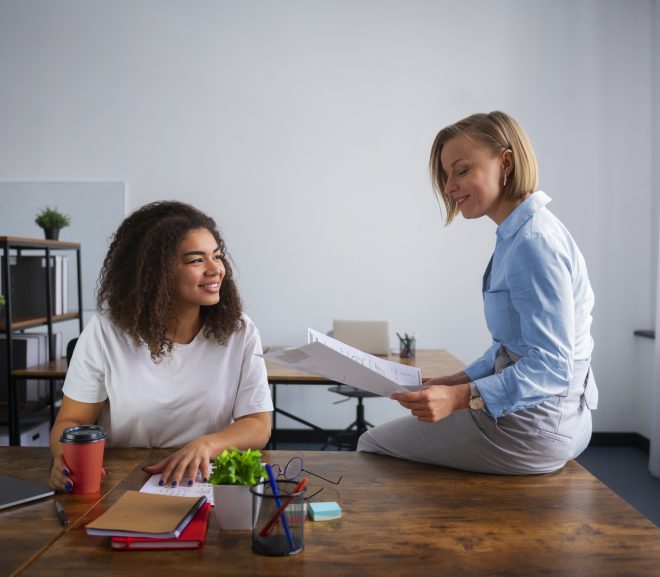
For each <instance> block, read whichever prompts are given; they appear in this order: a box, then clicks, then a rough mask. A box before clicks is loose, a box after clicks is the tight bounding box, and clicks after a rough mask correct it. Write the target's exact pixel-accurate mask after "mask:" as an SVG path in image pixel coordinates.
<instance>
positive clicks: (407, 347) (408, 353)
mask: <svg viewBox="0 0 660 577" xmlns="http://www.w3.org/2000/svg"><path fill="white" fill-rule="evenodd" d="M416 344H417V339H415V338H412V337H411V338H407V339H404V340H402V341H400V342H399V357H401V358H402V359H414V358H415V346H416Z"/></svg>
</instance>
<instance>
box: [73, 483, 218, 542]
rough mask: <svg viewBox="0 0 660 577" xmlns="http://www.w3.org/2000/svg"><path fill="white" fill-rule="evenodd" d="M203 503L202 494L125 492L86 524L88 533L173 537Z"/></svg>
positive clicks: (176, 535) (153, 537) (204, 498)
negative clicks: (196, 495) (199, 495)
mask: <svg viewBox="0 0 660 577" xmlns="http://www.w3.org/2000/svg"><path fill="white" fill-rule="evenodd" d="M204 503H206V497H204V496H201V497H175V496H171V495H154V494H151V493H140V492H139V491H126V493H124V494H123V495H122V496H121V497H120V498H119V500H118V501H117V502H116V503H115V504H114V505H112V507H110V508H109V509H108V510H107V511H106V512H105V513H103V514H102V515H101V516H99V517H97V518H96V519H94V521H92V522H91V523H88V524H87V526H86V530H87V534H88V535H102V536H110V537H115V536H117V537H148V538H151V539H174V538H176V537H178V536H179V535H180V534H181V532H182V531H183V530H184V529H185V528H186V526H187V525H188V523H189V522H190V520H191V519H192V518H193V517H194V516H195V515H196V514H197V512H198V511H199V510H200V509H201V508H202V507H203V506H204Z"/></svg>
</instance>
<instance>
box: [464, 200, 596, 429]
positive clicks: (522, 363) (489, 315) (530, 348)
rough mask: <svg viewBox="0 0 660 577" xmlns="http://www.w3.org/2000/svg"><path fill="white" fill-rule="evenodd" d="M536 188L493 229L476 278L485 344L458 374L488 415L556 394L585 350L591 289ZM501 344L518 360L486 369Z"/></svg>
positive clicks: (589, 345) (589, 343)
mask: <svg viewBox="0 0 660 577" xmlns="http://www.w3.org/2000/svg"><path fill="white" fill-rule="evenodd" d="M550 200H551V199H550V197H549V196H548V195H547V194H545V193H544V192H542V191H537V192H535V193H534V194H532V195H531V196H530V197H529V198H527V199H525V200H524V201H523V202H522V203H521V204H519V205H518V206H517V207H516V208H515V209H514V210H513V211H512V212H511V214H509V216H507V217H506V219H504V221H503V222H502V223H501V224H500V225H499V227H498V228H497V242H496V244H495V251H494V252H493V256H492V259H491V261H490V263H489V265H488V268H487V269H486V273H485V274H484V281H483V296H484V311H485V315H486V324H487V325H488V330H489V331H490V334H491V336H492V338H493V344H492V345H491V346H490V347H489V349H488V350H487V351H486V352H485V353H484V354H483V356H481V358H479V359H477V360H476V361H474V362H473V363H472V364H470V365H469V366H468V367H467V368H466V369H465V372H466V373H467V374H468V376H469V377H470V379H471V380H472V381H474V383H475V384H476V386H477V388H478V389H479V392H480V394H481V397H482V398H483V400H484V403H485V405H486V410H487V411H488V413H489V414H490V415H491V416H493V417H499V416H501V415H503V414H506V413H513V412H515V411H519V410H521V409H524V408H526V407H530V406H532V405H536V404H538V403H540V402H541V401H543V399H545V398H547V397H549V396H552V395H564V394H565V393H566V391H567V390H568V386H569V384H570V382H571V379H572V377H573V365H574V362H576V361H589V360H590V359H591V351H592V350H593V339H592V338H591V333H590V327H591V320H592V318H591V310H592V309H593V305H594V294H593V291H592V290H591V285H590V284H589V277H588V276H587V267H586V265H585V262H584V257H583V256H582V253H581V252H580V250H579V249H578V247H577V245H576V244H575V241H574V240H573V237H571V235H570V233H569V232H568V230H566V227H564V225H563V224H562V223H561V222H560V221H559V220H558V219H557V217H555V216H554V215H553V214H552V213H551V212H550V211H549V210H548V209H547V208H546V207H545V205H546V204H548V203H549V202H550ZM501 346H504V347H506V348H507V349H508V350H509V351H511V352H512V353H515V354H516V355H518V356H519V357H520V359H519V360H518V361H517V362H516V363H515V364H512V365H510V366H508V367H507V368H505V369H504V370H502V371H501V372H500V373H498V374H494V367H495V357H496V355H497V351H498V350H499V349H500V347H501Z"/></svg>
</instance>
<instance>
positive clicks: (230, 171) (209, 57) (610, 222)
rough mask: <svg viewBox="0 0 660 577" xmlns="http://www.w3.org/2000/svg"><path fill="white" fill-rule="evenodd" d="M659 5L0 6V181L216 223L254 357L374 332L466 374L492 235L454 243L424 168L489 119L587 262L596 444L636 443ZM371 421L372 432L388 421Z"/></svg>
mask: <svg viewBox="0 0 660 577" xmlns="http://www.w3.org/2000/svg"><path fill="white" fill-rule="evenodd" d="M652 8H653V2H652V1H651V0H635V1H632V2H631V1H624V0H581V1H578V2H576V1H574V0H535V1H534V0H532V1H528V0H499V1H498V2H492V1H488V0H462V1H449V0H446V1H443V0H429V1H422V0H405V1H404V0H397V1H394V0H390V1H387V0H385V1H383V0H341V1H340V0H334V1H333V0H323V1H321V0H316V1H315V0H298V1H296V0H281V1H277V2H275V1H266V0H263V1H256V0H255V1H253V2H235V1H234V2H232V1H229V0H227V1H219V0H207V1H203V0H196V1H193V2H186V1H183V0H166V1H156V0H137V1H135V0H124V1H115V2H105V1H101V0H60V1H58V2H49V1H46V0H42V1H38V0H29V1H26V0H0V87H1V88H0V126H1V127H2V128H1V130H0V180H94V181H98V180H112V181H123V182H125V183H126V185H127V205H128V209H129V210H131V209H134V208H136V207H138V206H140V205H142V204H144V203H146V202H148V201H152V200H155V199H160V198H177V199H183V200H186V201H189V202H191V203H193V204H195V205H197V206H199V207H200V208H202V209H204V210H207V211H208V212H210V213H211V214H213V215H214V216H215V217H216V219H217V220H218V222H219V223H220V225H221V228H222V230H223V231H224V234H225V236H226V240H227V242H228V245H229V248H230V250H231V252H232V254H233V257H234V259H235V261H236V263H237V265H238V270H239V274H240V288H241V290H242V294H243V296H244V298H245V302H246V309H247V311H248V313H249V314H250V315H251V316H252V317H253V318H254V319H255V321H256V322H257V324H258V326H259V327H260V329H261V333H262V337H263V341H264V342H265V343H269V344H299V343H302V341H303V339H304V335H305V329H306V328H307V327H308V326H311V327H314V328H317V329H319V330H326V329H328V328H329V327H330V325H331V322H332V319H333V318H336V317H344V318H365V319H368V318H371V319H380V318H386V319H389V320H390V321H391V324H392V328H393V331H394V330H400V331H413V330H414V331H417V333H418V334H419V343H418V347H420V348H424V347H429V348H430V347H442V348H447V349H448V350H450V351H451V352H453V353H454V354H455V355H456V356H457V357H459V358H461V359H462V360H464V361H469V360H471V359H472V358H474V357H475V356H477V355H478V354H480V352H481V351H482V350H483V349H484V348H485V347H486V345H487V344H488V333H487V331H486V329H485V326H484V322H483V318H482V309H481V295H480V286H481V284H480V279H481V275H482V272H483V269H484V267H485V265H486V263H487V262H488V258H489V256H490V253H491V251H492V248H493V245H494V225H493V224H492V223H490V222H488V221H486V220H483V221H477V222H466V221H463V220H459V221H458V222H456V223H455V224H454V225H452V226H451V227H449V228H444V227H443V226H442V223H441V216H440V213H439V210H438V208H437V205H436V203H435V201H434V198H433V196H432V193H431V188H430V185H429V178H428V174H427V168H426V161H427V157H428V152H429V148H430V145H431V142H432V140H433V138H434V136H435V134H436V132H437V131H438V130H439V129H440V128H442V127H443V126H444V125H446V124H448V123H450V122H453V121H455V120H457V119H459V118H461V117H463V116H465V115H467V114H470V113H472V112H475V111H488V110H493V109H503V110H505V111H508V112H510V113H511V114H513V115H514V116H515V117H517V118H518V120H519V121H520V122H521V123H522V125H523V126H525V127H526V129H527V131H528V132H529V134H530V137H531V138H532V141H533V142H534V143H535V146H536V150H537V154H538V158H539V163H540V168H541V185H542V188H543V189H544V190H545V191H546V192H548V193H549V194H550V195H551V196H552V197H553V198H554V202H553V203H552V205H551V208H552V209H553V210H554V211H555V213H556V214H557V215H558V216H559V217H560V218H561V219H562V220H563V221H564V222H565V223H566V224H567V225H568V227H569V228H570V229H571V230H572V231H573V233H574V236H575V237H576V239H577V241H578V243H579V244H580V246H581V247H582V250H583V252H584V253H585V256H586V258H587V262H588V265H589V267H590V274H591V279H592V283H593V287H594V291H595V293H596V297H597V308H596V310H595V315H594V316H595V321H594V327H593V332H594V337H595V340H596V349H595V352H594V367H595V372H596V375H597V378H598V383H599V385H600V388H601V399H602V401H601V405H600V408H599V411H598V412H597V413H596V414H595V428H596V430H601V431H638V432H641V433H642V434H645V435H648V430H649V425H650V423H649V421H650V415H648V414H647V412H648V411H647V410H646V408H645V405H644V401H643V399H641V400H640V397H639V392H640V390H641V389H642V388H643V387H644V386H647V383H648V379H649V378H650V374H651V368H650V363H651V359H652V357H649V356H648V355H647V356H645V353H644V352H643V350H642V349H641V348H640V347H643V346H644V345H645V343H640V342H639V341H640V339H636V338H634V337H633V336H632V332H633V330H635V329H637V328H646V327H648V326H649V324H650V322H651V319H652V318H653V304H652V302H653V298H652V284H653V282H654V281H653V279H654V278H655V276H654V275H655V263H654V259H653V254H652V248H651V247H652V238H653V235H654V234H656V232H655V231H656V229H657V223H655V222H654V221H653V220H652V219H653V218H654V215H655V214H656V213H655V212H653V210H652V208H653V206H654V200H653V196H652V188H651V172H650V170H649V166H651V138H652V132H651V118H652V98H651V95H652V37H653V34H654V32H655V34H657V33H658V29H657V26H656V27H655V30H654V28H653V20H652ZM655 206H656V207H657V203H655ZM650 354H651V355H652V353H650ZM647 357H648V358H647ZM645 363H646V364H648V366H642V365H644V364H645ZM285 397H286V398H285ZM280 399H283V400H285V402H286V406H287V407H288V408H289V409H290V410H292V411H293V412H297V411H301V412H304V413H305V414H306V415H307V416H308V417H310V418H311V419H312V420H315V421H317V422H319V423H320V424H323V425H327V426H339V425H341V424H345V423H348V422H349V421H350V420H351V417H352V411H353V408H352V403H345V404H342V405H339V406H337V407H335V408H333V410H332V411H328V409H327V407H328V403H329V402H331V401H332V400H334V399H335V397H332V396H330V395H328V394H326V395H320V394H319V391H317V390H310V389H305V390H295V389H294V388H293V387H292V388H291V389H290V390H288V391H286V392H285V391H282V393H281V395H280ZM368 403H369V406H368V408H367V416H368V418H369V419H370V420H371V421H372V422H382V421H383V420H386V419H388V418H390V417H392V416H393V415H395V414H399V413H398V411H397V410H396V408H395V405H394V404H393V403H392V402H390V401H388V400H386V399H379V400H374V401H369V402H368ZM335 409H336V411H335ZM340 411H341V412H340ZM312 417H313V418H312Z"/></svg>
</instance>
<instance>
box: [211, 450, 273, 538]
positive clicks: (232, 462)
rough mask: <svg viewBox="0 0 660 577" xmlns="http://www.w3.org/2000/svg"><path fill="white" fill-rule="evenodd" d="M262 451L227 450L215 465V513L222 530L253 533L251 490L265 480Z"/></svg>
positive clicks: (218, 457) (219, 456)
mask: <svg viewBox="0 0 660 577" xmlns="http://www.w3.org/2000/svg"><path fill="white" fill-rule="evenodd" d="M265 473H266V471H265V468H264V466H263V464H262V462H261V451H257V450H255V449H245V450H240V449H236V448H235V447H232V448H231V449H229V450H227V449H225V450H224V451H222V453H220V455H218V456H217V457H216V459H215V461H214V462H213V472H212V473H211V476H210V477H209V483H211V484H212V485H213V500H214V502H215V506H214V510H215V515H216V518H217V520H218V525H219V526H220V529H225V530H250V529H252V525H253V519H252V494H251V493H250V487H251V486H252V485H254V484H255V483H259V482H260V481H261V480H262V479H263V478H264V477H265Z"/></svg>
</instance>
